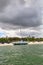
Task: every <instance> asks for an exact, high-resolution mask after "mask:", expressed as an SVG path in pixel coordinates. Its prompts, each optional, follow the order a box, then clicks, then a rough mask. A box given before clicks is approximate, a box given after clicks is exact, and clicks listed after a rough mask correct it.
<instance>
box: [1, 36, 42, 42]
mask: <svg viewBox="0 0 43 65" xmlns="http://www.w3.org/2000/svg"><path fill="white" fill-rule="evenodd" d="M20 40H23V41H33V42H34V41H38V42H40V41H43V38H35V37H25V38H18V37H12V38H11V37H9V38H7V37H6V38H0V43H10V42H15V41H20Z"/></svg>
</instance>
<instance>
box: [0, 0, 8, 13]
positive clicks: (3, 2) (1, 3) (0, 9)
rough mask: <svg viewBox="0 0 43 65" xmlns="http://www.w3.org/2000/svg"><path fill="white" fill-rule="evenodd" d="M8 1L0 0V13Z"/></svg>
mask: <svg viewBox="0 0 43 65" xmlns="http://www.w3.org/2000/svg"><path fill="white" fill-rule="evenodd" d="M8 2H9V0H0V12H2V11H3V9H4V8H5V7H6V6H7V5H8Z"/></svg>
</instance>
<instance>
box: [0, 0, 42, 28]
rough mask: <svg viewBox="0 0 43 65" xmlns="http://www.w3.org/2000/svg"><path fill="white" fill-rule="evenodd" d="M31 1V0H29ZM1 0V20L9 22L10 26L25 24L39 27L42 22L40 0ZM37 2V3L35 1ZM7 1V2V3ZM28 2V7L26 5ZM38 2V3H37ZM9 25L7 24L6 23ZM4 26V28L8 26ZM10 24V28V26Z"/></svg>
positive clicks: (25, 25) (24, 25)
mask: <svg viewBox="0 0 43 65" xmlns="http://www.w3.org/2000/svg"><path fill="white" fill-rule="evenodd" d="M29 1H30V0H29ZM29 1H28V0H16V1H15V0H9V1H8V0H4V1H3V0H1V1H0V3H1V4H2V3H3V4H2V5H1V6H0V8H1V9H0V10H2V11H3V12H2V13H0V22H1V23H4V24H5V25H6V24H9V26H10V25H11V26H10V27H14V26H23V27H37V26H40V25H41V24H42V23H41V15H40V7H39V5H38V3H39V1H38V0H37V1H36V0H31V1H30V2H29ZM35 2H36V3H35ZM6 3H7V4H6ZM33 3H35V4H34V5H33ZM26 4H28V6H27V7H26V6H25V5H26ZM36 4H37V5H36ZM6 26H7V25H6ZM6 26H4V28H7V27H6ZM9 26H8V28H9Z"/></svg>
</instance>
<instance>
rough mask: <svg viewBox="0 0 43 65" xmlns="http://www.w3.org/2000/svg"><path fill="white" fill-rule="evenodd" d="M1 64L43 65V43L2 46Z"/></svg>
mask: <svg viewBox="0 0 43 65" xmlns="http://www.w3.org/2000/svg"><path fill="white" fill-rule="evenodd" d="M0 65H43V44H42V45H39V44H37V45H36V44H35V45H21V46H19V45H18V46H4V47H3V46H2V47H1V46H0Z"/></svg>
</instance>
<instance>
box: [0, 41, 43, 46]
mask: <svg viewBox="0 0 43 65" xmlns="http://www.w3.org/2000/svg"><path fill="white" fill-rule="evenodd" d="M28 44H29V45H32V44H33V45H34V44H43V42H28ZM0 46H13V44H12V43H10V44H7V43H4V44H1V43H0Z"/></svg>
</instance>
